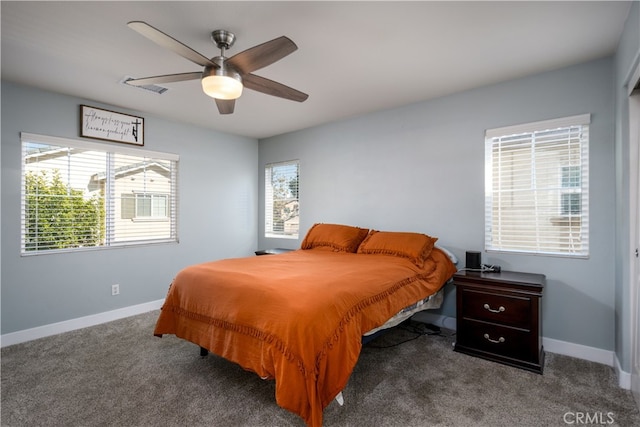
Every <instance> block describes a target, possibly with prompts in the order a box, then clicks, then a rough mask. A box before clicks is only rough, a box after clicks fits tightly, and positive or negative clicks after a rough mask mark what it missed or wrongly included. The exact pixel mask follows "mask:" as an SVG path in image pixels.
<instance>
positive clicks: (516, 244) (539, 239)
mask: <svg viewBox="0 0 640 427" xmlns="http://www.w3.org/2000/svg"><path fill="white" fill-rule="evenodd" d="M590 122H591V115H590V114H580V115H576V116H570V117H564V118H558V119H551V120H543V121H538V122H532V123H525V124H519V125H514V126H506V127H501V128H495V129H488V130H486V132H485V230H484V233H485V235H484V240H485V243H484V247H485V251H487V252H503V253H515V254H527V255H542V256H553V257H569V258H589V253H590V248H589V143H590V142H589V140H590V138H589V132H590V129H589V127H590ZM576 128H577V129H578V131H579V133H578V134H577V135H578V137H577V138H576V137H575V136H574V137H573V138H572V135H574V134H572V133H571V132H572V131H573V130H575V129H576ZM556 132H557V133H559V134H563V137H564V139H566V142H563V144H564V145H563V144H558V146H557V147H554V148H556V149H557V150H558V152H560V151H562V150H564V151H566V153H565V155H568V156H569V161H567V160H558V163H559V165H558V166H556V168H555V171H556V172H555V174H557V175H558V177H557V178H555V179H556V181H555V184H551V185H552V186H553V185H556V187H555V189H553V188H552V187H551V188H550V187H545V186H543V185H541V186H540V187H538V185H539V184H538V178H539V172H538V171H537V168H538V166H540V163H539V162H540V159H538V157H536V156H538V153H540V152H541V151H538V150H543V152H546V153H548V152H549V151H548V150H549V149H548V148H547V147H545V144H547V142H545V136H547V137H548V135H554V134H555V133H556ZM529 134H530V136H529ZM565 134H566V135H565ZM538 138H540V140H538ZM562 139H563V138H560V139H555V140H553V142H554V143H557V141H562ZM575 139H577V140H578V141H579V142H578V143H575V141H574V140H575ZM514 140H516V141H517V140H521V141H522V149H527V144H529V146H530V148H531V152H532V154H531V159H530V160H529V163H528V164H526V165H525V164H524V163H521V164H520V165H519V166H517V164H516V163H513V160H511V162H512V164H511V165H510V166H509V163H508V162H507V161H506V160H505V162H507V163H500V162H502V157H501V156H502V154H503V153H504V152H507V153H509V151H508V150H506V151H505V147H501V146H500V144H501V143H510V144H513V142H512V141H514ZM572 144H573V145H572ZM496 150H497V151H496ZM575 150H577V151H578V153H579V155H577V156H576V157H571V156H573V155H574V151H575ZM496 153H499V157H498V159H499V163H498V164H499V167H498V170H497V171H496V169H495V165H494V161H495V159H494V156H495V155H496ZM514 153H516V152H515V151H514ZM518 161H521V160H518ZM542 164H543V165H545V166H548V167H549V169H548V170H547V173H546V174H544V175H543V176H544V177H545V178H546V179H547V180H553V174H554V173H553V172H552V171H553V170H554V169H553V166H552V162H551V161H550V160H546V162H543V163H542ZM502 167H510V168H512V169H510V170H511V171H516V170H518V169H513V168H516V167H518V168H522V167H525V168H530V170H531V175H532V177H531V187H530V188H528V189H527V190H526V191H529V192H531V194H533V196H532V197H531V198H530V199H524V200H526V201H527V202H529V203H531V202H532V201H533V203H534V207H533V210H534V211H535V215H532V213H531V209H532V208H530V207H527V205H525V204H523V202H520V201H519V200H517V199H516V198H515V196H511V198H510V199H508V201H509V203H511V205H509V207H510V208H511V209H513V206H517V207H518V208H522V209H525V210H523V212H528V214H529V215H532V216H534V217H535V219H534V220H533V221H527V220H526V219H525V221H527V222H522V223H521V224H523V225H514V224H513V223H509V218H510V217H505V218H503V217H502V216H501V213H502V211H503V210H504V209H505V207H504V206H505V205H504V203H506V202H505V201H503V200H500V198H501V197H502V193H501V192H504V191H505V190H503V189H502V182H503V181H502V180H501V179H500V176H497V178H496V180H497V181H495V182H494V173H500V174H501V173H503V172H499V171H500V170H501V169H500V168H502ZM573 167H579V168H580V175H579V177H580V178H579V182H577V185H570V186H565V185H564V184H565V182H564V181H565V180H564V174H563V172H564V169H565V168H573ZM528 170H529V169H525V172H526V171H528ZM569 170H570V169H569ZM572 174H573V172H571V171H570V172H569V175H568V183H569V184H571V183H572V182H573V181H574V180H573V179H572ZM525 176H526V175H525ZM505 179H511V180H513V179H514V178H513V177H512V176H509V177H508V178H507V177H506V176H505ZM495 183H500V184H499V186H498V188H500V190H499V191H498V192H497V194H494V184H495ZM512 185H516V184H512ZM518 185H523V184H522V183H521V182H520V181H518ZM506 188H507V190H510V191H511V192H512V193H513V194H517V191H519V187H515V186H513V187H510V186H509V185H507V187H506ZM543 193H546V197H550V198H551V199H553V197H554V196H553V195H555V197H557V201H556V202H555V203H557V204H556V205H555V210H554V208H553V202H551V204H549V202H548V201H547V204H544V202H539V200H538V195H539V194H543ZM574 194H579V199H580V209H579V212H571V211H572V206H573V204H572V202H569V205H567V207H568V211H565V210H564V206H563V205H565V195H570V196H567V197H569V198H572V197H574V196H571V195H574ZM519 202H520V203H519ZM494 203H496V206H494ZM540 203H543V204H540ZM496 209H497V211H498V212H499V216H498V217H496V218H494V214H495V212H496ZM527 209H528V210H527ZM507 210H508V209H507ZM538 210H540V211H543V212H544V215H540V216H538ZM512 215H516V214H512ZM517 215H518V216H517V220H518V221H520V219H521V218H522V217H521V216H520V215H522V214H517ZM511 218H513V216H512V217H511ZM541 218H542V219H544V220H548V223H545V222H544V221H543V220H542V219H541ZM503 219H504V222H503ZM495 224H497V226H498V230H497V231H496V230H494V229H493V228H494V226H495ZM526 226H530V227H532V228H534V229H536V230H538V228H540V229H544V228H545V227H547V229H546V230H543V231H542V232H541V233H540V235H538V234H537V231H536V233H532V234H527V233H525V232H523V231H522V230H524V229H526ZM508 227H511V230H510V229H508ZM518 227H519V228H520V231H519V232H514V231H513V229H514V228H518ZM553 227H558V231H557V233H556V234H555V235H554V233H553V232H549V231H548V230H552V229H553ZM559 227H565V228H566V230H564V231H563V230H560V229H559ZM503 230H506V231H503ZM516 235H517V237H516V238H515V239H514V240H512V241H510V240H509V237H511V238H514V237H515V236H516ZM496 236H501V237H499V238H498V241H496ZM503 236H506V238H505V237H503ZM523 236H524V237H523ZM550 236H555V237H556V238H557V239H558V241H557V242H551V241H547V240H545V239H549V238H550ZM528 239H529V240H528ZM576 239H577V240H576ZM575 242H579V243H580V246H579V248H578V247H577V246H576V245H575ZM527 246H529V247H527Z"/></svg>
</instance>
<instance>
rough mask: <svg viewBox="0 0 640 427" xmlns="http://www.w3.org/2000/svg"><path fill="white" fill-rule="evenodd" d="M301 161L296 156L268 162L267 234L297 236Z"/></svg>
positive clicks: (265, 182)
mask: <svg viewBox="0 0 640 427" xmlns="http://www.w3.org/2000/svg"><path fill="white" fill-rule="evenodd" d="M299 178H300V165H299V162H298V161H297V160H292V161H288V162H283V163H272V164H268V165H266V166H265V174H264V187H265V188H264V194H265V197H264V198H265V214H264V217H265V237H284V238H292V239H297V238H298V229H299V227H300V203H299V200H298V189H299Z"/></svg>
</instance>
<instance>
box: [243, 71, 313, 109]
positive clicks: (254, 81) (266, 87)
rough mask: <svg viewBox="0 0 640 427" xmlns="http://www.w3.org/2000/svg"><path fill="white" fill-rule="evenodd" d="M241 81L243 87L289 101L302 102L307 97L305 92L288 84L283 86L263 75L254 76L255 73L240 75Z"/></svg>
mask: <svg viewBox="0 0 640 427" xmlns="http://www.w3.org/2000/svg"><path fill="white" fill-rule="evenodd" d="M242 83H243V84H244V87H246V88H248V89H251V90H255V91H257V92H262V93H266V94H267V95H272V96H277V97H280V98H284V99H289V100H291V101H298V102H303V101H306V99H307V98H308V97H309V95H307V94H306V93H303V92H300V91H299V90H295V89H293V88H291V87H289V86H285V85H283V84H282V83H278V82H274V81H273V80H269V79H266V78H264V77H260V76H256V75H255V74H247V75H245V76H243V77H242Z"/></svg>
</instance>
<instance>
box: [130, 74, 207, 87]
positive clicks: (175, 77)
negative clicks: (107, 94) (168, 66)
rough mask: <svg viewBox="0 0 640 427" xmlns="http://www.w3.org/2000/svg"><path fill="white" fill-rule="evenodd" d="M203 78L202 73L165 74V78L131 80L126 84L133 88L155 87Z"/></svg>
mask: <svg viewBox="0 0 640 427" xmlns="http://www.w3.org/2000/svg"><path fill="white" fill-rule="evenodd" d="M201 78H202V72H200V71H196V72H193V73H179V74H165V75H163V76H153V77H143V78H140V79H130V80H127V81H126V82H125V83H126V84H128V85H132V86H145V85H153V84H163V83H174V82H183V81H186V80H195V79H201Z"/></svg>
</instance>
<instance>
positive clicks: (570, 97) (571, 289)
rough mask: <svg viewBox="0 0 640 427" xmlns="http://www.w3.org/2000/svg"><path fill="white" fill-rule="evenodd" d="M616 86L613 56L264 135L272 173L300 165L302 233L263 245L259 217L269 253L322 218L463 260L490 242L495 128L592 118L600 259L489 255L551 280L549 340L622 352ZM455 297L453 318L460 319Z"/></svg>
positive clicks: (593, 215) (595, 238)
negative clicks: (419, 240)
mask: <svg viewBox="0 0 640 427" xmlns="http://www.w3.org/2000/svg"><path fill="white" fill-rule="evenodd" d="M469 72H473V70H469ZM613 79H614V68H613V60H612V58H608V59H602V60H598V61H594V62H590V63H586V64H583V65H580V66H574V67H570V68H566V69H562V70H559V71H554V72H548V73H544V74H539V75H535V76H532V77H527V78H522V79H518V80H515V81H509V82H505V83H502V84H497V85H494V86H490V87H484V88H481V89H477V90H472V91H467V92H463V93H460V94H456V95H453V96H448V97H444V98H441V99H436V100H432V101H428V102H423V103H418V104H414V105H409V106H406V107H403V108H398V109H394V110H390V111H384V112H380V113H376V114H370V115H366V116H362V117H357V118H353V119H350V120H345V121H342V122H338V123H331V124H328V125H325V126H320V127H316V128H313V129H307V130H303V131H299V132H295V133H290V134H286V135H281V136H276V137H273V138H269V139H266V140H261V141H260V147H259V150H260V157H259V159H260V167H261V170H262V168H263V167H264V165H265V163H269V162H275V161H281V160H288V159H299V160H300V211H301V220H300V221H301V229H302V232H301V236H300V239H299V240H297V241H291V240H278V239H266V238H264V226H263V222H264V218H263V212H262V210H260V211H259V215H260V224H259V229H260V236H259V241H258V243H259V246H260V247H277V246H281V247H298V246H299V245H300V241H301V239H302V238H303V237H304V233H305V232H306V230H307V229H308V228H309V227H310V226H311V225H312V224H313V223H315V222H336V223H344V224H351V225H358V226H362V227H369V228H375V229H380V230H404V231H418V232H425V233H428V234H431V235H433V236H437V237H439V239H440V240H439V243H440V244H442V245H444V246H446V247H448V248H450V249H452V250H453V251H454V252H455V253H456V254H457V255H458V257H460V258H461V259H464V252H465V251H466V250H482V249H483V247H484V131H485V129H487V128H494V127H500V126H506V125H513V124H518V123H526V122H533V121H537V120H544V119H552V118H557V117H564V116H571V115H576V114H582V113H591V127H590V192H591V193H590V199H591V204H590V253H591V256H590V258H589V259H567V258H557V257H547V256H528V255H513V254H510V255H508V254H499V253H483V262H488V263H495V264H499V265H501V266H502V267H503V268H504V269H508V270H518V271H527V272H539V273H543V274H545V275H546V276H547V287H546V289H545V293H544V297H543V334H544V336H545V337H548V338H554V339H557V340H561V341H567V342H571V343H577V344H583V345H586V346H590V347H596V348H600V349H605V350H613V349H614V333H613V332H614V326H615V325H614V319H615V310H614V295H615V289H614V286H615V272H614V262H613V261H614V255H613V254H614V248H615V238H614V236H615V227H614V220H615V212H614V209H613V208H612V207H613V206H614V204H615V192H614V189H615V170H614V95H613V91H612V88H613ZM347 96H348V94H347ZM262 175H263V174H261V175H260V179H261V182H260V203H261V206H263V203H264V194H263V186H264V182H263V179H264V178H263V176H262ZM463 265H464V261H463ZM454 292H455V291H454V290H452V289H449V290H448V294H447V296H446V298H445V304H444V307H443V308H442V310H441V313H442V314H444V315H447V316H455V305H454Z"/></svg>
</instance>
